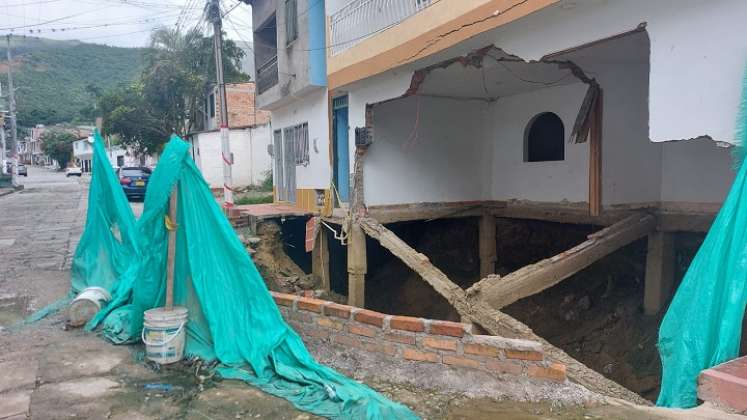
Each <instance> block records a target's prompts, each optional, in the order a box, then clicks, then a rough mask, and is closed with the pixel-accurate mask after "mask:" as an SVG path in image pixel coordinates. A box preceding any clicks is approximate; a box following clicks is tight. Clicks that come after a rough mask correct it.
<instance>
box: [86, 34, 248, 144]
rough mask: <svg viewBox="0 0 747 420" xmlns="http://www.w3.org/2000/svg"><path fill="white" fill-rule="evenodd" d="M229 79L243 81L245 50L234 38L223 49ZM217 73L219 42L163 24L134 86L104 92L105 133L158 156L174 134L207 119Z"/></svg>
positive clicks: (99, 105) (99, 104)
mask: <svg viewBox="0 0 747 420" xmlns="http://www.w3.org/2000/svg"><path fill="white" fill-rule="evenodd" d="M223 57H224V60H223V67H224V73H225V77H226V81H227V82H243V81H247V80H249V76H247V75H246V74H244V73H242V72H241V70H240V63H241V59H242V58H243V57H244V51H243V50H241V49H240V48H239V47H238V46H236V44H235V43H234V42H232V41H230V40H226V42H225V43H224V47H223ZM214 75H215V63H214V59H213V44H212V40H211V39H210V38H206V37H205V36H203V35H202V33H201V32H200V31H198V30H192V31H189V32H187V33H185V34H183V33H181V32H179V31H178V30H176V29H171V28H161V29H158V30H156V31H155V32H154V33H153V34H152V35H151V42H150V48H149V49H148V50H147V52H146V53H145V70H144V71H143V73H142V75H141V77H140V80H139V81H138V82H136V83H134V84H132V85H130V86H126V87H123V88H119V89H116V90H114V91H111V92H108V93H106V94H103V95H99V96H98V98H99V99H98V101H97V108H98V111H99V112H100V113H101V114H102V116H103V117H104V127H103V128H104V131H105V132H106V133H107V134H117V135H119V136H120V138H121V140H122V143H123V144H124V145H127V146H131V147H133V148H134V149H135V151H136V153H138V154H145V153H147V154H153V153H158V152H160V149H161V147H162V145H163V143H165V142H166V141H167V140H168V138H169V136H170V135H171V134H172V133H176V134H180V135H184V134H186V133H188V132H189V131H190V130H192V129H194V128H195V124H196V123H197V122H198V121H199V120H200V119H201V117H200V115H199V112H198V109H199V107H200V104H201V103H202V101H201V98H202V97H203V96H204V95H205V92H206V89H207V87H208V86H209V85H210V83H211V81H212V80H213V79H212V77H213V76H214Z"/></svg>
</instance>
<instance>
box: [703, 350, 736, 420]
mask: <svg viewBox="0 0 747 420" xmlns="http://www.w3.org/2000/svg"><path fill="white" fill-rule="evenodd" d="M698 398H700V399H701V400H703V401H708V402H711V403H713V404H715V405H717V406H720V407H723V408H726V409H728V410H730V411H735V412H737V413H740V414H747V356H744V357H740V358H737V359H734V360H732V361H729V362H726V363H722V364H720V365H718V366H715V367H712V368H710V369H706V370H704V371H703V372H701V373H700V376H699V377H698Z"/></svg>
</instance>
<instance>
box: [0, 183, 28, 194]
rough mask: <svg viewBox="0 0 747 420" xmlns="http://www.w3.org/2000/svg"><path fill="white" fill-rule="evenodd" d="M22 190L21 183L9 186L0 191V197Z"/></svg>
mask: <svg viewBox="0 0 747 420" xmlns="http://www.w3.org/2000/svg"><path fill="white" fill-rule="evenodd" d="M18 191H23V185H19V186H17V187H15V188H10V189H7V190H5V191H0V197H3V196H6V195H10V194H13V193H14V192H18Z"/></svg>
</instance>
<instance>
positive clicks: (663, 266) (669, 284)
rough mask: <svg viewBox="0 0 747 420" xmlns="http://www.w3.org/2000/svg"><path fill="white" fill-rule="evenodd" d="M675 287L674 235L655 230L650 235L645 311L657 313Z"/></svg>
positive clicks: (650, 313) (647, 255)
mask: <svg viewBox="0 0 747 420" xmlns="http://www.w3.org/2000/svg"><path fill="white" fill-rule="evenodd" d="M673 287H674V235H673V234H671V233H665V232H654V233H652V234H650V235H648V252H647V253H646V283H645V289H644V294H643V311H644V313H645V314H646V315H656V314H657V313H659V311H660V310H661V309H662V308H663V307H664V305H665V304H666V303H667V300H668V299H669V297H670V296H671V294H672V288H673Z"/></svg>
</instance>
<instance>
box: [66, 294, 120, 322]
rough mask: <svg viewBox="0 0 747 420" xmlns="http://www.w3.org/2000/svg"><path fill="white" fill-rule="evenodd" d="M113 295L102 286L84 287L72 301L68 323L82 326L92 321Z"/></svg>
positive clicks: (68, 312)
mask: <svg viewBox="0 0 747 420" xmlns="http://www.w3.org/2000/svg"><path fill="white" fill-rule="evenodd" d="M111 299H112V296H111V295H110V294H109V292H108V291H107V290H106V289H104V288H102V287H88V288H85V289H83V291H82V292H80V293H79V294H78V296H76V297H75V299H73V301H72V303H70V307H69V308H68V310H67V319H68V323H69V324H70V325H71V326H73V327H80V326H81V325H84V324H85V323H86V322H88V321H90V320H91V318H93V317H94V315H96V314H97V313H98V312H99V311H100V310H101V307H102V306H103V305H104V304H106V303H107V302H109V301H110V300H111Z"/></svg>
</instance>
